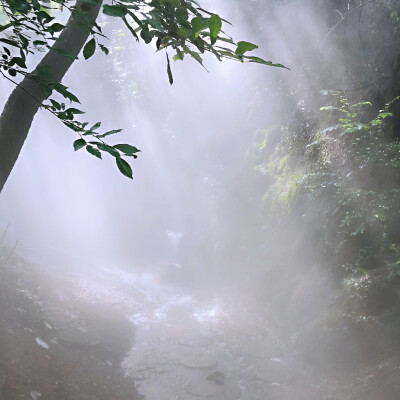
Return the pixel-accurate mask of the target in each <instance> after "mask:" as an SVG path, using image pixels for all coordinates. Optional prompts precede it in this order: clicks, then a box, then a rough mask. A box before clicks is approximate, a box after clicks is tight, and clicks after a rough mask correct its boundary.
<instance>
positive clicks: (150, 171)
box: [0, 1, 340, 400]
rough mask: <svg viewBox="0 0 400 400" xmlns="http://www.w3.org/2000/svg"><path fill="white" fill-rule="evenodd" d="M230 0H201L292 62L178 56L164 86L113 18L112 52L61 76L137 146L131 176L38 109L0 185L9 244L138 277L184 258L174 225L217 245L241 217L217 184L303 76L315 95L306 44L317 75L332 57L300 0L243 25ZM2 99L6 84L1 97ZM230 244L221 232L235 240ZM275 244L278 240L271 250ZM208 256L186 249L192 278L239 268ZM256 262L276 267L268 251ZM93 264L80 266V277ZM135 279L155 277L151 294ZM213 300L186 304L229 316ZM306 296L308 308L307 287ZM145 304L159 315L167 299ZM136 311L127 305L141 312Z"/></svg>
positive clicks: (143, 49)
mask: <svg viewBox="0 0 400 400" xmlns="http://www.w3.org/2000/svg"><path fill="white" fill-rule="evenodd" d="M234 3H235V2H232V1H230V2H228V1H218V2H211V1H207V2H205V5H204V6H205V8H207V7H208V8H211V9H212V10H214V9H215V11H218V12H219V13H220V15H223V16H224V17H226V18H227V19H228V20H230V21H233V22H234V26H233V27H229V28H228V31H229V33H230V34H232V35H233V36H234V37H235V38H239V39H243V40H248V41H250V42H257V44H258V45H259V47H260V49H259V50H258V54H259V55H260V56H262V57H263V58H265V59H268V60H271V61H274V62H281V63H283V64H285V65H287V66H288V67H290V68H291V71H286V70H280V69H273V68H269V67H265V66H261V65H257V64H247V65H243V64H240V63H234V62H229V61H224V62H223V63H219V62H217V61H216V60H215V59H213V58H212V57H206V58H205V63H204V64H205V66H206V67H207V69H208V70H209V71H210V72H209V73H207V72H206V71H205V70H204V69H203V68H202V67H201V66H200V65H199V64H197V63H196V62H195V61H194V60H191V59H189V57H186V58H185V60H184V62H179V63H173V64H172V70H173V75H174V79H175V82H174V84H173V85H172V86H170V85H169V83H168V78H167V73H166V59H165V55H164V54H163V53H162V52H160V53H157V54H154V48H152V47H151V46H145V45H143V44H142V43H141V44H137V43H136V42H135V41H134V40H133V38H131V37H130V36H129V33H127V32H126V31H124V30H121V31H118V29H120V28H117V27H116V25H112V27H111V29H112V30H113V32H110V33H109V34H110V37H111V38H112V39H111V40H112V41H111V48H112V52H111V54H110V55H109V56H108V57H105V56H103V55H102V54H96V56H95V57H94V58H93V59H92V60H89V61H86V62H82V61H77V62H76V63H74V65H73V66H72V68H71V70H70V71H69V72H68V75H67V77H66V79H65V84H66V86H68V87H70V88H71V90H72V91H73V92H74V93H76V94H77V96H78V97H79V98H80V100H81V103H82V108H83V109H84V110H85V111H87V114H85V118H87V120H90V121H93V123H94V122H97V121H102V128H103V129H104V130H108V129H117V128H123V129H124V131H123V133H122V134H119V136H118V138H116V139H115V140H117V141H118V142H119V143H132V144H134V145H136V146H137V147H138V148H140V149H141V150H142V153H140V154H139V158H138V159H137V160H135V162H134V164H133V168H134V180H133V181H130V180H128V179H126V178H125V177H123V176H122V175H121V174H120V173H119V172H118V171H117V168H116V166H115V165H114V162H113V161H112V160H111V159H110V158H107V157H104V160H102V161H100V160H98V159H96V158H94V157H92V156H91V155H89V154H88V153H87V152H85V151H84V150H80V151H78V152H76V153H75V152H74V151H73V148H72V143H73V141H74V140H75V139H76V138H75V136H74V134H73V133H71V132H69V131H67V129H65V128H64V127H63V126H62V125H61V124H60V123H59V122H58V121H57V120H56V119H55V118H53V117H52V116H51V115H49V114H46V113H45V112H44V111H41V112H39V113H38V115H37V117H36V118H35V120H34V123H33V126H32V129H31V132H30V133H29V135H28V139H27V141H26V143H25V145H24V147H23V150H22V152H21V155H20V157H19V159H18V162H17V164H16V166H15V168H14V170H13V171H12V174H11V176H10V178H9V181H8V182H7V183H6V185H5V188H4V191H3V192H2V193H1V196H0V221H1V225H2V226H3V227H5V226H6V225H7V224H10V228H9V235H8V238H9V240H10V242H13V241H15V240H18V249H20V250H24V251H26V252H27V254H30V255H31V256H32V257H36V258H40V259H41V260H42V261H43V260H44V263H46V260H51V261H52V262H51V263H50V262H49V264H50V265H49V268H55V267H54V261H55V260H56V261H57V262H62V263H64V264H67V265H68V263H71V264H74V265H76V264H77V263H78V264H80V265H82V266H85V265H92V266H95V267H100V266H101V267H103V268H105V269H106V270H107V271H108V272H107V273H110V274H112V273H113V272H112V270H113V269H116V268H119V267H122V268H124V269H125V271H130V272H126V273H132V274H135V271H137V270H140V271H143V270H145V269H146V266H148V265H154V264H160V265H161V264H162V265H165V266H166V265H168V264H178V266H179V264H181V263H184V262H182V260H181V259H180V258H179V257H178V254H177V250H176V247H177V244H178V243H179V241H180V240H183V238H184V235H188V234H191V233H192V234H193V235H194V236H193V237H194V238H196V240H198V241H201V240H203V238H206V239H207V240H208V243H211V244H212V246H218V245H219V243H218V238H221V237H226V238H227V237H230V235H231V237H232V238H233V239H232V240H235V235H234V232H230V231H229V230H230V229H233V228H234V229H236V230H240V223H236V224H235V223H232V221H230V220H229V217H227V216H226V215H225V214H224V213H223V209H224V204H223V201H226V202H234V201H235V196H236V195H235V193H232V196H231V198H228V197H227V196H225V197H224V200H223V199H222V198H221V196H220V193H221V192H223V191H229V187H230V185H232V184H233V182H236V183H237V180H238V179H244V177H243V174H242V170H243V168H244V167H245V160H244V158H245V153H246V152H247V150H248V148H249V146H250V145H251V144H252V143H253V140H254V132H255V130H256V129H258V128H270V127H273V128H276V127H277V126H279V125H280V124H281V123H282V121H288V120H290V117H291V115H292V114H293V113H294V111H295V107H294V106H295V105H296V104H297V103H298V102H299V101H301V100H302V99H303V95H304V93H302V92H299V87H300V86H301V87H303V88H304V87H308V88H309V90H308V93H314V90H313V87H314V85H315V75H314V72H315V71H316V69H317V67H316V66H315V65H314V62H315V60H316V59H315V55H316V54H318V55H319V59H318V66H319V68H322V69H325V70H324V73H325V74H328V73H333V71H336V73H338V74H340V67H339V65H338V64H339V61H338V60H340V57H339V55H338V54H337V53H336V51H335V50H334V47H333V45H332V44H331V43H330V44H329V45H327V44H326V43H325V45H324V47H321V44H322V42H323V40H324V38H325V36H326V34H327V33H328V28H327V26H326V25H325V21H324V20H323V18H322V17H321V16H318V15H315V13H314V11H312V9H311V7H308V6H307V4H304V3H301V4H300V3H299V2H298V1H293V2H283V4H282V5H280V6H278V7H276V9H275V10H272V11H267V10H266V7H265V10H264V7H263V5H260V3H262V2H254V7H259V8H260V11H259V13H258V15H259V18H258V19H256V20H252V21H250V22H251V24H249V21H246V20H245V18H244V17H243V16H242V15H241V11H240V8H239V7H238V6H235V4H234ZM251 4H252V2H249V5H248V6H249V7H250V6H251ZM122 32H123V35H120V33H122ZM171 56H172V53H171V52H170V57H171ZM333 58H334V59H335V65H334V68H331V67H329V65H330V64H331V60H332V59H333ZM300 84H301V85H300ZM120 85H122V86H120ZM4 87H6V89H7V90H9V89H10V87H9V86H8V85H6V84H4V83H2V87H1V89H2V93H5V90H3V89H4ZM281 88H284V89H283V90H282V91H283V92H287V91H289V92H291V94H292V98H291V99H290V102H289V103H288V102H287V101H286V97H284V96H281V95H280V94H279V90H280V89H281ZM287 88H288V89H287ZM5 100H6V96H4V95H3V96H2V98H1V103H2V104H1V105H3V104H4V103H5ZM308 100H310V99H308ZM21 112H23V110H21ZM236 187H240V185H236ZM241 196H242V197H244V198H245V197H246V194H245V193H244V194H243V193H241ZM260 200H261V199H260ZM227 205H228V204H227ZM243 213H244V214H246V210H243ZM240 245H241V243H231V246H232V247H239V246H240ZM205 248H206V247H205ZM284 248H285V244H284V243H282V251H284ZM208 249H210V247H208ZM244 251H246V249H244ZM249 251H250V250H249ZM208 256H209V254H207V251H205V252H201V251H199V252H197V253H195V254H189V256H187V255H185V257H188V258H189V261H188V262H189V263H192V264H193V265H194V266H195V267H196V272H195V274H196V276H197V277H201V275H202V270H203V268H202V266H203V265H205V264H207V263H213V268H214V269H215V271H213V272H212V273H214V274H215V275H216V276H218V269H219V268H220V270H221V271H223V273H224V274H227V275H226V276H225V278H226V283H228V282H229V281H230V273H231V274H232V276H233V275H234V276H235V279H236V280H239V281H240V280H241V279H242V278H243V280H245V279H246V277H247V269H246V266H243V269H242V270H235V271H230V266H229V263H230V262H231V260H230V259H229V258H228V257H227V259H225V260H218V262H216V261H215V260H214V261H210V259H209V258H208ZM184 261H185V260H184ZM261 261H262V262H263V264H264V265H265V266H266V267H267V268H273V265H270V264H269V262H268V260H265V261H264V260H261ZM91 273H92V269H88V278H89V277H90V274H91ZM166 273H168V271H167V272H166ZM204 273H207V274H210V268H204ZM313 276H314V280H313V281H311V280H310V281H306V282H303V286H302V287H299V288H298V293H300V294H301V293H302V291H303V292H304V293H309V292H312V291H313V290H314V289H315V288H316V287H317V285H321V283H326V282H325V277H324V276H323V275H321V277H320V278H315V276H318V274H317V273H316V272H315V271H314V273H313ZM202 278H204V279H205V280H207V277H204V276H203V277H202ZM113 279H116V278H113ZM127 279H128V278H127ZM132 279H133V278H132ZM141 279H142V278H141ZM143 279H144V281H143V282H144V283H143V285H144V289H143V291H144V292H145V293H147V295H148V294H149V293H151V296H153V297H151V299H150V300H149V301H150V302H156V300H154V299H155V298H156V299H158V298H164V297H163V296H165V298H166V297H168V296H167V294H165V293H163V292H161V293H158V294H157V293H156V291H155V289H154V288H156V286H154V285H155V283H154V282H153V281H152V280H151V279H150V280H149V281H146V279H145V278H143ZM200 280H201V279H200ZM218 282H223V280H219V281H218ZM146 285H149V286H152V289H151V291H149V290H150V289H149V288H148V286H146ZM214 289H215V288H214ZM247 289H248V288H247ZM218 290H219V291H220V292H221V293H222V292H224V293H225V292H226V290H227V288H226V286H225V285H223V286H221V287H217V290H215V291H214V292H218ZM275 290H276V291H280V290H282V291H284V290H285V288H284V287H279V288H275ZM187 292H190V289H188V290H187V291H186V294H185V296H189V297H188V298H187V297H184V299H186V300H187V302H186V303H185V302H183V303H182V304H181V303H179V301H181V300H179V299H180V298H179V297H178V298H175V297H169V300H168V301H172V302H173V301H175V300H176V302H177V303H179V304H180V306H181V307H183V308H185V307H186V306H187V304H194V303H195V302H196V300H195V299H193V298H192V297H190V296H191V295H192V294H191V293H189V294H188V293H187ZM249 294H250V297H251V290H250V291H249V293H246V298H249ZM241 295H245V294H244V293H243V294H240V293H239V294H238V296H239V297H240V296H241ZM154 296H155V297H154ZM157 296H159V297H157ZM194 297H195V296H194ZM229 298H230V297H229V296H228V297H227V299H229ZM171 299H172V300H171ZM174 299H175V300H174ZM186 300H185V301H186ZM220 301H222V300H215V299H214V298H212V299H210V301H209V303H208V306H207V307H208V308H207V307H205V309H201V310H197V311H196V313H197V314H196V315H197V317H196V315H195V317H196V318H197V319H199V318H200V319H201V318H203V317H204V315H206V316H208V317H209V320H210V319H211V320H212V318H214V317H215V315H219V316H220V317H219V318H222V319H223V318H226V316H227V315H228V316H232V315H234V313H230V311H231V310H232V308H234V300H233V302H232V303H231V304H226V301H228V300H224V301H225V303H224V305H221V304H220ZM224 301H222V302H224ZM236 301H237V300H236ZM191 302H192V303H191ZM193 302H194V303H193ZM167 303H168V302H167ZM167 303H166V304H167ZM168 304H169V303H168ZM174 304H175V303H174ZM304 304H305V306H304V307H305V308H306V307H307V306H308V304H307V299H306V298H305V303H304ZM188 307H189V306H188ZM224 310H225V311H224ZM227 310H228V311H227ZM155 312H158V313H161V314H159V315H162V312H164V310H161V311H160V310H158V309H157V310H156V311H155ZM218 313H219V314H218ZM224 313H225V314H224ZM244 314H245V312H244V311H243V310H241V311H240V313H239V315H240V318H242V319H244V318H245V316H244ZM154 315H156V314H154ZM145 317H146V316H145V315H136V318H137V319H139V320H140V318H145ZM160 318H161V317H160ZM274 318H275V319H279V316H278V315H275V316H274ZM209 323H210V324H212V322H209ZM138 337H139V339H140V338H141V336H140V334H139V336H138ZM139 339H138V340H139ZM149 340H151V339H149ZM144 354H145V353H144ZM128 369H129V368H128ZM150 400H152V399H151V398H150ZM157 400H159V399H157Z"/></svg>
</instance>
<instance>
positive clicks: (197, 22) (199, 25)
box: [190, 17, 205, 38]
mask: <svg viewBox="0 0 400 400" xmlns="http://www.w3.org/2000/svg"><path fill="white" fill-rule="evenodd" d="M190 24H191V25H192V33H193V36H194V37H195V38H197V37H198V36H199V33H200V32H201V31H202V30H203V29H204V28H205V22H204V18H203V17H194V18H193V19H192V20H191V21H190Z"/></svg>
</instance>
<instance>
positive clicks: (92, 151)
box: [86, 144, 101, 159]
mask: <svg viewBox="0 0 400 400" xmlns="http://www.w3.org/2000/svg"><path fill="white" fill-rule="evenodd" d="M86 150H87V151H88V152H89V153H90V154H92V155H94V156H95V157H97V158H100V159H101V153H100V151H99V150H97V149H95V148H94V147H93V146H91V145H90V144H88V145H87V146H86Z"/></svg>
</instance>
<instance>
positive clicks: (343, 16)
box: [320, 0, 376, 47]
mask: <svg viewBox="0 0 400 400" xmlns="http://www.w3.org/2000/svg"><path fill="white" fill-rule="evenodd" d="M375 2H376V0H370V1H367V2H366V3H364V4H360V5H359V6H357V7H354V8H352V9H351V10H349V11H348V12H347V13H346V14H345V15H343V14H342V13H341V12H340V11H338V10H335V11H337V12H338V13H339V14H340V15H341V17H342V19H341V20H339V21H338V22H337V23H336V24H335V25H334V26H333V27H332V28H331V29H330V30H329V32H328V33H327V35H326V36H325V38H324V40H323V41H322V42H321V44H320V47H322V46H323V45H324V44H325V42H326V41H327V39H328V38H329V36H330V35H331V34H332V32H333V31H334V30H335V29H336V28H337V27H338V26H339V25H340V24H341V23H342V22H343V21H344V20H345V19H347V17H348V16H349V15H350V14H352V13H353V12H354V11H356V10H358V9H359V8H361V9H362V8H363V7H364V6H366V5H367V4H370V3H375Z"/></svg>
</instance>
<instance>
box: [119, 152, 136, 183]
mask: <svg viewBox="0 0 400 400" xmlns="http://www.w3.org/2000/svg"><path fill="white" fill-rule="evenodd" d="M115 160H116V162H117V167H118V169H119V170H120V171H121V173H122V174H123V175H125V176H126V177H128V178H130V179H133V176H132V175H133V173H132V168H131V166H130V165H129V164H128V163H127V162H126V161H125V160H124V159H123V158H121V157H117V158H116V159H115Z"/></svg>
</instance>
